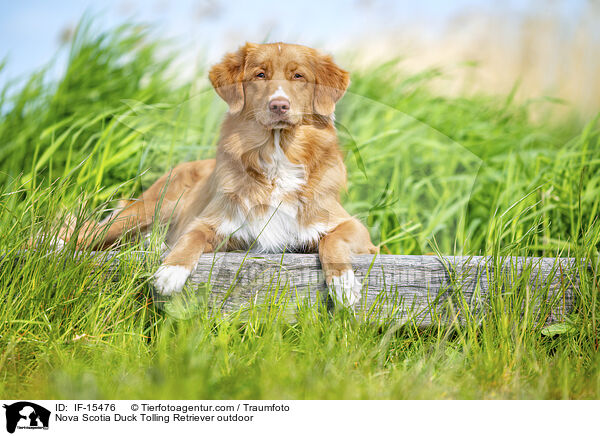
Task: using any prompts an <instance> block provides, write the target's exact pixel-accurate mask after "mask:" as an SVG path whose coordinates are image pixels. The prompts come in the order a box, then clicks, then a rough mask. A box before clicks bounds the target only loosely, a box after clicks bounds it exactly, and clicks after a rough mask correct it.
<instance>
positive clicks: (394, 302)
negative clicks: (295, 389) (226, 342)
mask: <svg viewBox="0 0 600 436" xmlns="http://www.w3.org/2000/svg"><path fill="white" fill-rule="evenodd" d="M353 267H354V270H355V274H356V277H357V278H358V280H360V281H361V282H363V298H362V300H361V301H360V302H359V303H358V304H357V305H356V306H355V307H354V310H355V311H356V314H357V316H358V317H360V318H362V319H372V320H382V319H390V318H393V319H395V320H398V321H400V322H412V323H414V324H415V325H419V326H427V325H431V324H437V323H440V322H442V323H448V322H452V321H454V320H456V321H459V322H462V321H464V320H465V319H467V317H473V318H475V319H476V320H477V319H481V317H483V316H486V313H489V312H488V310H487V309H488V308H489V307H490V305H494V304H501V305H502V306H501V310H504V311H509V310H512V311H516V312H518V313H522V314H524V315H527V316H530V315H533V316H535V317H536V319H537V320H539V322H540V323H545V324H550V323H554V322H557V321H561V320H563V319H564V317H565V315H566V314H568V313H569V312H570V311H571V310H572V308H573V305H574V295H575V293H576V290H577V289H578V288H579V277H578V275H577V273H576V270H575V261H574V259H571V258H559V259H555V258H521V257H512V258H504V259H492V258H489V257H436V256H397V255H377V256H373V255H361V256H355V257H354V259H353ZM189 283H190V285H191V287H189V288H188V291H187V295H186V296H185V297H184V298H186V299H188V301H189V298H190V296H193V297H194V298H198V301H201V302H203V304H204V303H205V304H206V305H207V307H209V308H210V309H211V310H222V311H223V312H225V313H227V312H231V311H234V310H238V309H240V308H244V307H248V308H250V307H252V306H257V305H265V306H267V307H274V306H275V307H281V306H283V305H285V306H286V308H287V311H285V314H286V316H290V317H293V315H294V312H295V310H296V308H297V307H298V305H299V304H322V303H323V302H325V301H326V299H327V289H326V286H325V281H324V278H323V273H322V271H321V265H320V262H319V259H318V256H317V255H316V254H285V255H281V254H269V255H256V254H251V253H250V254H246V253H216V254H207V255H203V256H202V257H201V259H200V262H199V264H198V266H197V268H196V270H195V271H194V272H193V274H192V276H191V277H190V280H189ZM513 284H515V285H514V286H513ZM155 300H156V301H157V302H158V303H159V304H163V306H164V307H169V304H171V303H172V299H171V298H167V297H162V296H160V295H155ZM168 310H169V309H168ZM496 313H497V311H496Z"/></svg>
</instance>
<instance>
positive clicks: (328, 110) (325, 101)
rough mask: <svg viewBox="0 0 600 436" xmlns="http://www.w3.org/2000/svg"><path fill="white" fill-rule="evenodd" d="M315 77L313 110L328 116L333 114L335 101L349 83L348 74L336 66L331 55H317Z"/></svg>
mask: <svg viewBox="0 0 600 436" xmlns="http://www.w3.org/2000/svg"><path fill="white" fill-rule="evenodd" d="M315 77H316V79H315V82H316V83H315V97H314V103H313V106H314V109H315V112H316V113H317V114H319V115H325V116H329V115H331V114H333V111H334V110H335V104H336V103H337V101H338V100H339V99H340V98H342V96H343V95H344V93H345V92H346V89H347V88H348V85H349V84H350V75H349V74H348V72H347V71H344V70H342V69H341V68H340V67H338V66H337V65H336V64H335V63H334V62H333V59H332V58H331V56H327V55H317V59H316V65H315Z"/></svg>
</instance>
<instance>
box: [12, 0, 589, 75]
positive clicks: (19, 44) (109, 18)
mask: <svg viewBox="0 0 600 436" xmlns="http://www.w3.org/2000/svg"><path fill="white" fill-rule="evenodd" d="M583 3H585V0H572V1H566V2H562V4H561V5H560V8H563V9H564V16H565V17H568V16H570V15H573V13H574V12H576V10H577V9H578V8H579V7H580V6H581V4H583ZM540 4H545V3H544V2H540V1H537V2H536V1H514V0H511V1H496V0H458V1H443V0H432V1H418V2H415V1H395V2H394V1H389V0H354V1H341V0H333V1H301V2H291V1H285V2H283V1H266V2H248V1H218V0H177V1H168V0H146V1H143V0H106V1H100V2H98V1H90V0H62V1H61V0H56V1H49V0H46V1H43V0H21V1H10V2H9V1H4V2H2V6H0V59H3V58H6V59H7V61H8V63H7V66H6V68H5V70H4V71H3V72H0V85H1V84H2V83H3V82H4V81H5V80H6V79H7V78H18V77H20V76H22V75H24V74H28V73H30V72H32V71H33V70H35V69H37V68H40V67H41V66H43V65H46V64H47V63H48V62H49V61H51V60H52V59H55V61H56V65H55V69H54V71H53V74H54V75H56V74H59V73H60V71H61V70H62V65H63V61H64V57H65V53H64V50H63V51H62V52H60V53H58V56H57V51H58V50H59V48H60V34H61V32H62V31H63V30H64V29H66V28H73V27H74V26H75V25H76V24H77V22H78V20H79V19H80V17H81V16H82V15H83V14H84V13H85V12H86V11H88V12H91V13H92V14H93V15H94V16H97V20H96V25H97V26H98V27H102V28H107V27H110V26H113V25H116V24H119V23H121V22H123V21H125V20H135V21H143V22H148V23H152V24H153V25H154V26H156V32H157V34H158V35H160V36H162V37H169V38H174V40H175V41H176V42H177V44H178V46H179V47H180V48H181V49H182V50H183V51H184V52H187V53H188V54H190V55H193V56H194V57H195V58H198V57H200V58H202V59H206V60H207V61H209V62H212V61H214V60H215V59H216V58H218V57H219V56H220V55H221V54H222V53H223V52H224V51H225V50H227V49H231V48H234V47H236V46H237V45H239V44H241V43H243V42H244V41H246V40H250V41H258V42H260V41H261V40H264V39H269V40H282V41H287V42H300V43H304V44H308V45H313V46H316V47H319V48H322V49H324V50H326V51H331V52H335V51H336V49H339V48H340V47H343V46H344V44H347V43H348V42H349V41H353V40H356V39H357V38H358V39H361V38H369V37H372V36H374V35H381V34H386V33H387V34H391V33H394V32H401V31H402V28H403V27H405V26H409V25H414V24H416V23H418V24H420V25H421V26H422V28H423V29H425V30H426V31H427V32H429V33H430V34H431V36H432V37H435V36H436V34H438V33H439V31H440V30H441V29H443V28H444V26H445V25H446V24H447V22H448V21H449V19H451V18H452V17H454V16H456V15H458V14H461V13H469V12H472V13H476V12H486V13H490V12H492V13H493V12H506V11H509V12H511V13H517V14H518V13H525V12H527V11H531V10H532V9H533V8H535V7H537V6H539V5H540Z"/></svg>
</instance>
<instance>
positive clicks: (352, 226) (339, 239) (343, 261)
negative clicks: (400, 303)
mask: <svg viewBox="0 0 600 436" xmlns="http://www.w3.org/2000/svg"><path fill="white" fill-rule="evenodd" d="M377 252H378V249H377V247H375V246H374V245H373V244H372V243H371V238H370V237H369V232H368V230H367V229H366V228H365V226H363V225H362V224H361V223H360V221H358V220H357V219H355V218H350V219H349V220H347V221H344V222H343V223H341V224H339V225H338V226H337V227H336V228H335V229H333V230H332V231H331V232H329V233H328V234H326V235H325V236H323V238H321V241H320V242H319V258H320V259H321V266H322V268H323V271H324V273H325V281H326V282H327V286H328V287H329V290H330V293H331V296H332V297H333V298H334V299H335V300H337V301H339V302H341V303H342V304H344V305H353V304H355V303H357V302H358V301H359V300H360V291H361V283H360V282H359V281H358V280H356V279H355V277H354V271H352V264H351V259H350V256H351V255H352V254H375V253H377Z"/></svg>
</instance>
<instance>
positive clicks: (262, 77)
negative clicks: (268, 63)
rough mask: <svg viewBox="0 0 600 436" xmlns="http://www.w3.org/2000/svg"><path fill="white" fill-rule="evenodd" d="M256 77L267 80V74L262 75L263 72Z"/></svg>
mask: <svg viewBox="0 0 600 436" xmlns="http://www.w3.org/2000/svg"><path fill="white" fill-rule="evenodd" d="M256 77H258V78H259V79H264V78H265V73H262V72H261V73H258V74H257V75H256Z"/></svg>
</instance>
